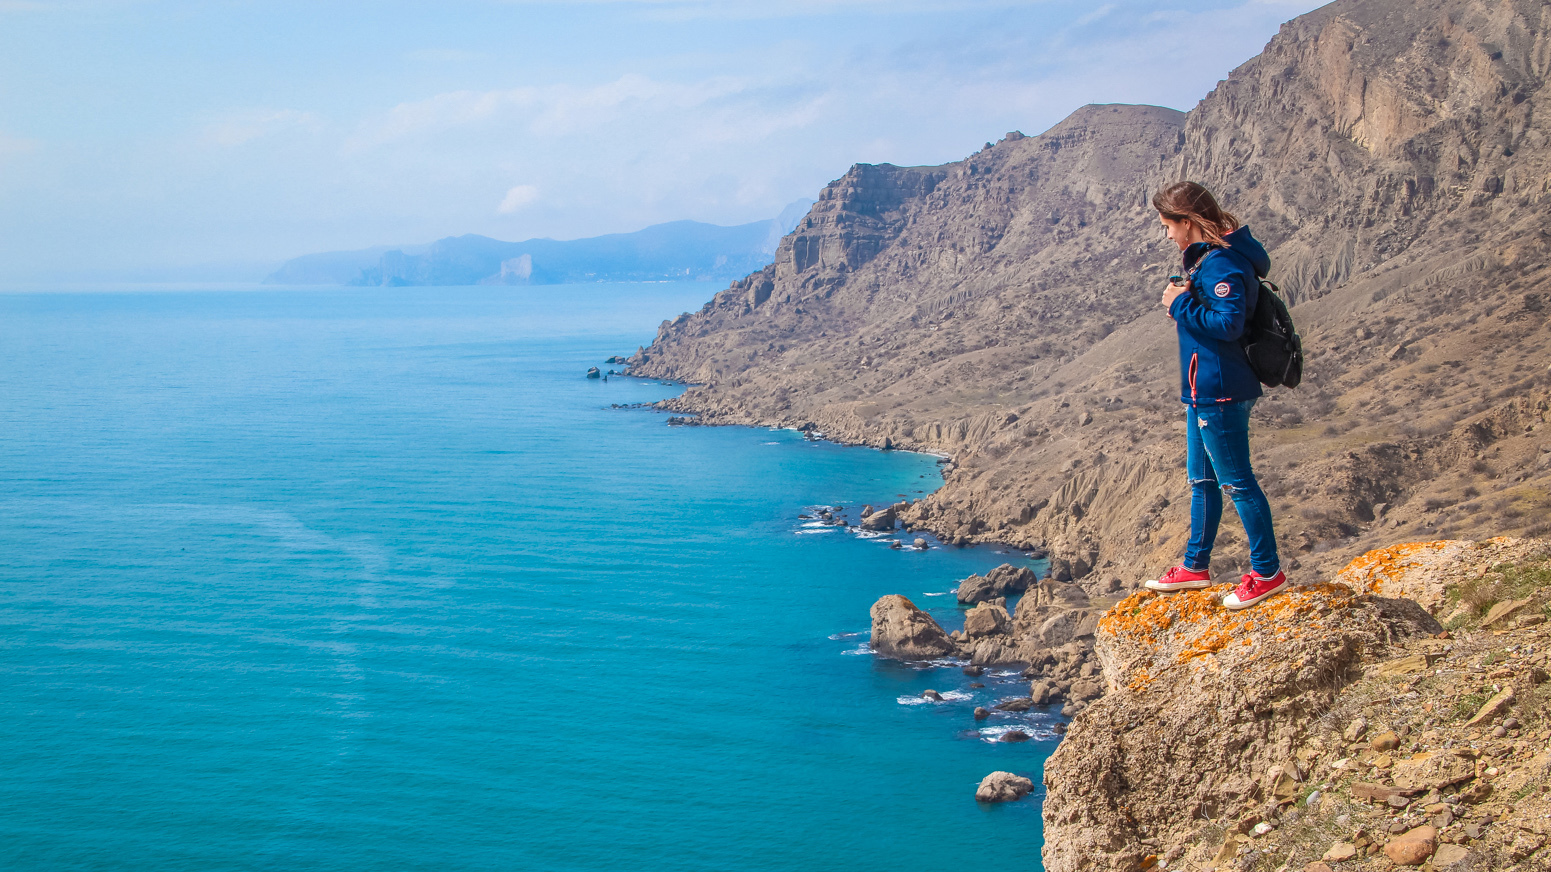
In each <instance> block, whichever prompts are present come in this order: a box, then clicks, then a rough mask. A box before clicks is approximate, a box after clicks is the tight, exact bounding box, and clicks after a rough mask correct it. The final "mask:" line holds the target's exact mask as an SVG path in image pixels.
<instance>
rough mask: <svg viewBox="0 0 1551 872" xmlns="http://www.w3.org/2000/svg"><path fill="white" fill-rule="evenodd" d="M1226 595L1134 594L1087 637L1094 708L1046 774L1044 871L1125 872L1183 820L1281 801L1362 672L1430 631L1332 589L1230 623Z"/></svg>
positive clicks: (1296, 595) (1177, 833) (1270, 604)
mask: <svg viewBox="0 0 1551 872" xmlns="http://www.w3.org/2000/svg"><path fill="white" fill-rule="evenodd" d="M1230 589H1231V588H1229V587H1228V586H1221V587H1220V588H1218V589H1211V590H1204V591H1188V592H1180V593H1176V594H1171V595H1167V596H1165V595H1161V594H1156V593H1153V592H1151V591H1143V592H1139V593H1137V594H1134V595H1132V596H1131V597H1129V598H1127V599H1126V600H1124V601H1122V602H1121V603H1119V604H1118V605H1116V606H1115V607H1114V608H1112V609H1111V610H1110V611H1109V612H1108V613H1106V614H1105V616H1104V618H1103V619H1102V620H1101V621H1100V622H1099V632H1098V637H1097V644H1096V651H1097V654H1098V658H1099V662H1100V663H1101V664H1102V666H1103V680H1104V683H1105V684H1106V686H1107V689H1108V693H1107V694H1106V695H1105V696H1104V697H1103V698H1102V699H1100V700H1099V701H1097V702H1095V703H1094V704H1093V705H1092V706H1091V707H1090V708H1089V709H1088V710H1087V711H1086V712H1085V713H1084V714H1083V715H1082V716H1081V717H1079V718H1077V719H1076V720H1075V721H1073V723H1072V725H1071V728H1070V730H1069V732H1068V734H1067V737H1066V739H1065V740H1064V741H1063V742H1062V743H1061V745H1060V747H1059V748H1057V750H1056V753H1055V754H1054V755H1053V756H1052V757H1051V758H1050V760H1049V761H1048V763H1047V764H1046V769H1045V784H1046V787H1047V789H1048V791H1049V793H1048V796H1047V799H1046V805H1045V821H1046V823H1045V827H1046V831H1045V835H1046V843H1045V852H1044V856H1045V868H1046V869H1048V870H1050V872H1077V870H1105V872H1109V870H1113V872H1121V870H1133V869H1136V868H1139V866H1140V865H1141V863H1142V860H1143V858H1144V857H1146V856H1148V855H1152V854H1157V855H1164V854H1166V853H1168V852H1169V851H1171V850H1172V851H1176V852H1178V851H1179V849H1182V848H1183V846H1184V845H1185V844H1186V834H1187V833H1188V832H1190V831H1191V830H1192V829H1194V828H1195V826H1196V823H1195V822H1197V821H1200V820H1203V819H1219V818H1222V817H1224V816H1225V815H1227V816H1234V817H1236V816H1237V815H1238V813H1239V812H1240V811H1241V810H1242V809H1243V808H1244V807H1245V806H1246V804H1254V803H1255V802H1257V801H1260V800H1264V799H1270V798H1272V797H1273V796H1275V795H1276V794H1277V793H1278V792H1286V793H1287V794H1288V795H1291V794H1292V793H1294V792H1296V788H1297V783H1298V782H1299V781H1300V780H1301V778H1300V776H1299V775H1298V774H1296V773H1297V770H1296V769H1295V768H1294V767H1295V758H1294V753H1295V752H1296V751H1297V750H1298V749H1299V748H1300V747H1301V746H1302V745H1303V743H1304V742H1305V741H1306V740H1307V739H1308V738H1309V730H1310V727H1311V725H1312V724H1313V722H1314V721H1316V720H1317V719H1318V718H1319V716H1320V715H1321V714H1323V713H1324V712H1325V711H1327V710H1328V709H1329V707H1330V705H1331V704H1332V703H1333V702H1334V700H1335V697H1336V694H1337V692H1338V691H1339V690H1340V688H1341V687H1343V686H1344V685H1345V684H1346V683H1348V682H1349V681H1351V680H1352V679H1353V677H1355V676H1357V675H1360V674H1361V669H1362V665H1363V663H1364V658H1365V657H1371V656H1374V655H1376V654H1379V653H1380V652H1382V651H1384V650H1385V649H1386V648H1387V647H1388V646H1391V645H1393V644H1395V643H1396V642H1397V641H1400V640H1406V639H1412V638H1420V637H1423V636H1431V635H1432V634H1434V633H1437V632H1439V631H1440V630H1441V627H1439V626H1438V624H1437V622H1436V621H1433V620H1431V619H1430V618H1428V617H1427V616H1426V614H1425V613H1421V616H1420V617H1421V621H1420V622H1417V621H1416V620H1415V615H1414V614H1412V615H1409V616H1408V617H1407V618H1401V619H1398V620H1396V619H1392V618H1390V617H1388V616H1387V615H1386V613H1385V610H1384V609H1383V608H1381V604H1380V603H1379V602H1377V600H1376V598H1375V597H1373V596H1372V595H1365V594H1363V595H1360V594H1358V593H1356V592H1355V591H1353V590H1352V589H1351V588H1350V587H1347V586H1345V585H1339V584H1329V583H1326V584H1320V585H1314V586H1310V587H1304V588H1298V589H1294V590H1293V591H1291V592H1289V593H1286V594H1282V595H1280V596H1277V597H1275V598H1273V599H1271V600H1267V601H1266V602H1265V603H1263V604H1262V605H1261V606H1259V607H1257V608H1255V609H1252V610H1249V611H1247V612H1237V613H1234V612H1227V611H1225V610H1223V609H1222V607H1221V606H1220V605H1219V604H1218V602H1217V600H1218V599H1220V598H1221V597H1222V596H1223V595H1224V594H1226V593H1227V592H1228V591H1229V590H1230Z"/></svg>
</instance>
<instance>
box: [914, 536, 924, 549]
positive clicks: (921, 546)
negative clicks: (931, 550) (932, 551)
mask: <svg viewBox="0 0 1551 872" xmlns="http://www.w3.org/2000/svg"><path fill="white" fill-rule="evenodd" d="M915 548H916V550H917V551H925V550H926V548H927V545H926V540H925V539H921V538H917V539H916V541H915Z"/></svg>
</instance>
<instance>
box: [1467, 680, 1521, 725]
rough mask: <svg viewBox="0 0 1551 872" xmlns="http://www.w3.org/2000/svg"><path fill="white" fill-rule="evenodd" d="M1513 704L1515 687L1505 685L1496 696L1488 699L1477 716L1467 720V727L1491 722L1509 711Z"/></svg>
mask: <svg viewBox="0 0 1551 872" xmlns="http://www.w3.org/2000/svg"><path fill="white" fill-rule="evenodd" d="M1512 706H1513V687H1512V685H1509V686H1507V687H1504V688H1503V689H1502V691H1500V692H1499V693H1498V694H1497V695H1496V696H1494V697H1492V698H1491V699H1489V700H1487V701H1486V704H1485V705H1483V706H1481V710H1480V711H1478V712H1476V716H1475V717H1473V718H1471V719H1470V720H1468V721H1466V722H1465V726H1466V727H1467V728H1470V727H1477V726H1480V725H1481V724H1490V723H1491V722H1492V720H1493V719H1494V718H1500V717H1502V716H1503V715H1505V714H1507V713H1508V709H1509V708H1511V707H1512Z"/></svg>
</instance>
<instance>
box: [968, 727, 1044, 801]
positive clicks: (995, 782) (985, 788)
mask: <svg viewBox="0 0 1551 872" xmlns="http://www.w3.org/2000/svg"><path fill="white" fill-rule="evenodd" d="M1024 738H1028V737H1027V736H1025V737H1024ZM1033 790H1034V782H1033V781H1031V780H1030V779H1027V778H1024V777H1023V776H1021V775H1014V774H1012V773H1011V772H992V773H991V774H990V775H987V776H986V777H985V778H983V779H981V781H980V786H979V787H977V788H975V801H977V802H1013V801H1016V800H1019V799H1022V798H1023V797H1025V796H1028V795H1029V793H1030V792H1031V791H1033Z"/></svg>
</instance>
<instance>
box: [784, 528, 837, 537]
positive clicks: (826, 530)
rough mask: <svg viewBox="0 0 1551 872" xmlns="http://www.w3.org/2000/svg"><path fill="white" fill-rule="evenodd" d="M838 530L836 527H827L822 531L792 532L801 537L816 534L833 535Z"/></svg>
mask: <svg viewBox="0 0 1551 872" xmlns="http://www.w3.org/2000/svg"><path fill="white" fill-rule="evenodd" d="M836 529H837V528H836V527H825V528H824V529H822V530H793V531H792V532H794V533H796V534H797V535H799V536H812V535H813V534H814V533H833V532H835V530H836Z"/></svg>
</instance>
